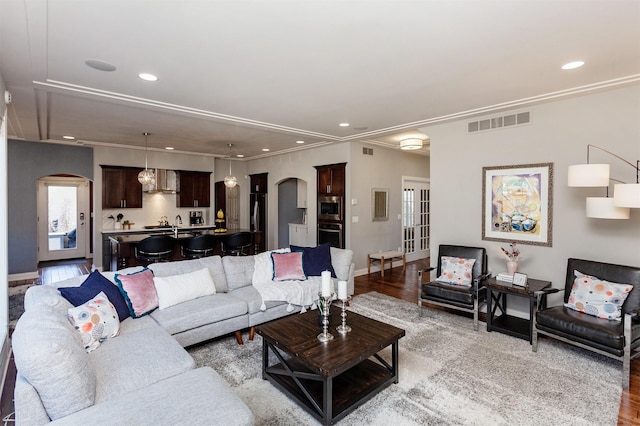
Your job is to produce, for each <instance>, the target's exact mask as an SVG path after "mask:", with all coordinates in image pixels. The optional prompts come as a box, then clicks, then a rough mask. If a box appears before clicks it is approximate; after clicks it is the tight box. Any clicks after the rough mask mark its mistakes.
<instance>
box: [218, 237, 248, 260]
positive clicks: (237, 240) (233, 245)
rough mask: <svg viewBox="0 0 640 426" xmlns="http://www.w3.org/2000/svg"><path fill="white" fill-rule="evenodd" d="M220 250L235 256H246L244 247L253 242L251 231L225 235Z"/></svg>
mask: <svg viewBox="0 0 640 426" xmlns="http://www.w3.org/2000/svg"><path fill="white" fill-rule="evenodd" d="M221 244H222V252H223V253H224V254H231V255H235V256H246V255H247V254H248V253H245V249H247V248H249V247H251V244H253V236H252V235H251V232H247V231H241V232H235V233H233V234H229V235H227V236H226V237H225V238H224V239H223V240H222V243H221Z"/></svg>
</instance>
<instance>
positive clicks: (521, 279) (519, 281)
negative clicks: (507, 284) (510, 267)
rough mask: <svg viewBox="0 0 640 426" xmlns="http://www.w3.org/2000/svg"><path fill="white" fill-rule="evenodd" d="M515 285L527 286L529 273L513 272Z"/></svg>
mask: <svg viewBox="0 0 640 426" xmlns="http://www.w3.org/2000/svg"><path fill="white" fill-rule="evenodd" d="M513 285H519V286H522V287H524V286H526V285H527V274H521V273H520V272H516V273H514V274H513Z"/></svg>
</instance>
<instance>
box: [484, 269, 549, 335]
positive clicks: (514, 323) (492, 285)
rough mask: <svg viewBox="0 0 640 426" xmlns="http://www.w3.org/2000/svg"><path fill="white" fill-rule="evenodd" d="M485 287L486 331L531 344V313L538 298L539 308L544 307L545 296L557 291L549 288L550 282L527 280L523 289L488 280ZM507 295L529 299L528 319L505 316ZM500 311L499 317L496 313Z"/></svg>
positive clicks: (493, 279)
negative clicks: (506, 335) (539, 298)
mask: <svg viewBox="0 0 640 426" xmlns="http://www.w3.org/2000/svg"><path fill="white" fill-rule="evenodd" d="M485 285H486V286H487V331H499V332H501V333H505V334H508V335H510V336H514V337H519V338H521V339H525V340H528V341H529V343H531V335H532V332H533V313H534V307H535V305H536V303H538V297H541V298H542V299H541V300H540V302H541V307H542V308H544V307H546V304H547V294H549V293H555V292H557V291H558V290H557V289H554V288H551V281H543V280H536V279H534V278H528V279H527V285H526V286H525V287H522V286H517V285H514V284H511V283H508V282H505V281H498V280H496V279H495V278H489V279H488V280H487V281H485ZM507 295H513V296H519V297H526V298H527V299H529V319H528V320H526V319H523V318H518V317H515V316H513V315H507ZM498 309H499V310H500V315H499V316H497V317H496V316H495V315H496V311H497V310H498Z"/></svg>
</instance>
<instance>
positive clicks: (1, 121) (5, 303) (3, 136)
mask: <svg viewBox="0 0 640 426" xmlns="http://www.w3.org/2000/svg"><path fill="white" fill-rule="evenodd" d="M5 89H6V86H5V83H4V78H3V77H2V74H0V164H5V165H6V164H7V109H6V104H5V101H4V92H5ZM2 170H3V171H2V173H0V200H1V201H0V253H3V255H2V256H0V294H2V295H3V296H2V297H0V348H1V349H0V379H1V382H0V384H2V387H3V388H4V379H5V373H6V368H7V365H8V364H9V340H8V338H7V336H8V332H9V328H8V326H9V294H8V291H9V283H8V276H9V260H8V258H7V252H8V243H7V241H8V240H9V232H8V206H7V200H8V198H9V195H8V187H7V180H8V179H7V167H6V166H5V167H4V168H3V169H2Z"/></svg>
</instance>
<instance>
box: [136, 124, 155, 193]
mask: <svg viewBox="0 0 640 426" xmlns="http://www.w3.org/2000/svg"><path fill="white" fill-rule="evenodd" d="M143 135H144V170H143V171H141V172H140V173H138V182H140V183H141V184H143V185H153V184H155V183H156V176H155V174H154V173H153V170H149V167H148V164H147V136H149V132H144V133H143Z"/></svg>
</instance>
